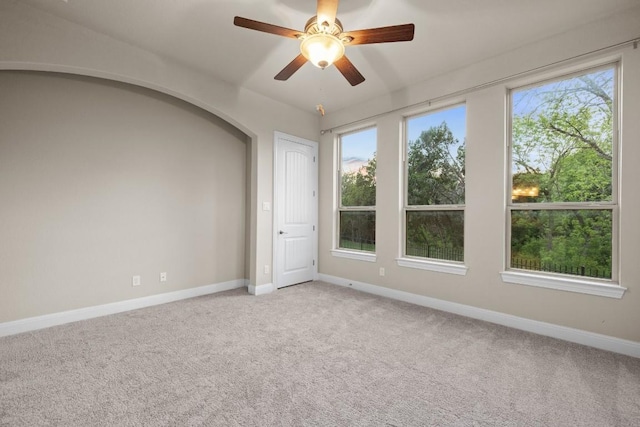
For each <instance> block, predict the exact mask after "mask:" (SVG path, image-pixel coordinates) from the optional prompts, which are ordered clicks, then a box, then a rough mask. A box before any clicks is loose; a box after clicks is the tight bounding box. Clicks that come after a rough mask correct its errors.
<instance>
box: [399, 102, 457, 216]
mask: <svg viewBox="0 0 640 427" xmlns="http://www.w3.org/2000/svg"><path fill="white" fill-rule="evenodd" d="M465 122H466V107H465V106H464V105H461V106H458V107H455V108H450V109H447V110H442V111H437V112H435V113H429V114H426V115H424V116H419V117H413V118H410V119H408V120H407V141H408V143H407V150H408V153H407V184H408V188H407V194H408V199H407V204H408V205H409V206H420V205H458V204H463V203H464V173H465V171H464V160H465V159H464V155H465V152H464V144H465V136H466V124H465Z"/></svg>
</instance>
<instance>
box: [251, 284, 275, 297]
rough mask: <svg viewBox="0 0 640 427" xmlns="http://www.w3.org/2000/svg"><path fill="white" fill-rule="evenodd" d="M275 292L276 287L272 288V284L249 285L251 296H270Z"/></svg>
mask: <svg viewBox="0 0 640 427" xmlns="http://www.w3.org/2000/svg"><path fill="white" fill-rule="evenodd" d="M275 290H276V287H275V286H273V283H265V284H263V285H249V293H250V294H251V295H264V294H270V293H271V292H273V291H275Z"/></svg>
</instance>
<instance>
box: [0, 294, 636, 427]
mask: <svg viewBox="0 0 640 427" xmlns="http://www.w3.org/2000/svg"><path fill="white" fill-rule="evenodd" d="M0 425H2V426H41V425H54V426H93V425H102V426H138V425H149V426H162V425H172V426H173V425H177V426H183V425H184V426H187V425H212V426H216V425H221V426H236V425H241V426H270V425H282V426H304V425H316V426H357V425H366V426H369V425H373V426H431V425H433V426H640V359H634V358H630V357H626V356H621V355H616V354H613V353H608V352H605V351H600V350H595V349H591V348H588V347H582V346H579V345H575V344H570V343H566V342H562V341H558V340H554V339H551V338H545V337H541V336H537V335H533V334H529V333H525V332H520V331H516V330H512V329H509V328H505V327H501V326H496V325H492V324H488V323H484V322H480V321H476V320H470V319H466V318H463V317H459V316H455V315H451V314H446V313H442V312H438V311H435V310H431V309H427V308H424V307H419V306H413V305H410V304H406V303H402V302H397V301H393V300H388V299H384V298H380V297H376V296H372V295H368V294H364V293H359V292H357V291H354V290H351V289H346V288H341V287H337V286H333V285H328V284H324V283H320V282H314V283H308V284H303V285H298V286H294V287H290V288H286V289H282V290H279V291H277V292H275V293H273V294H270V295H264V296H260V297H255V296H251V295H248V294H247V292H246V289H238V290H234V291H228V292H223V293H219V294H216V295H211V296H206V297H200V298H194V299H190V300H185V301H180V302H175V303H171V304H165V305H161V306H156V307H151V308H146V309H142V310H137V311H133V312H128V313H123V314H118V315H113V316H107V317H102V318H97V319H92V320H87V321H82V322H77V323H73V324H68V325H63V326H58V327H53V328H49V329H44V330H40V331H36V332H33V333H25V334H20V335H15V336H10V337H5V338H0Z"/></svg>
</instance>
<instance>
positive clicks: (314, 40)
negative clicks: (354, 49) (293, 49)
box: [300, 33, 344, 69]
mask: <svg viewBox="0 0 640 427" xmlns="http://www.w3.org/2000/svg"><path fill="white" fill-rule="evenodd" d="M300 52H301V53H302V55H303V56H304V57H305V58H307V60H309V62H311V63H312V64H313V65H315V66H316V67H318V68H322V69H325V68H327V67H328V66H330V65H331V64H333V63H334V62H336V61H337V60H338V59H340V58H342V57H343V56H344V44H343V43H342V42H341V41H340V39H338V38H337V37H336V36H334V35H333V34H328V33H318V34H310V35H308V36H307V37H305V38H304V39H303V40H302V42H301V43H300Z"/></svg>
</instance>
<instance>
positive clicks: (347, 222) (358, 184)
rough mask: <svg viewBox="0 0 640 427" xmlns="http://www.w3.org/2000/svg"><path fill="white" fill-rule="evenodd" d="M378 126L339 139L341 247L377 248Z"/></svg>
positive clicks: (368, 250)
mask: <svg viewBox="0 0 640 427" xmlns="http://www.w3.org/2000/svg"><path fill="white" fill-rule="evenodd" d="M376 133H377V132H376V128H368V129H364V130H359V131H355V132H351V133H347V134H343V135H341V136H340V139H339V150H340V165H339V176H340V189H339V200H340V202H339V208H338V232H339V235H338V244H337V246H338V248H339V249H348V250H359V251H367V252H375V250H376Z"/></svg>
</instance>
